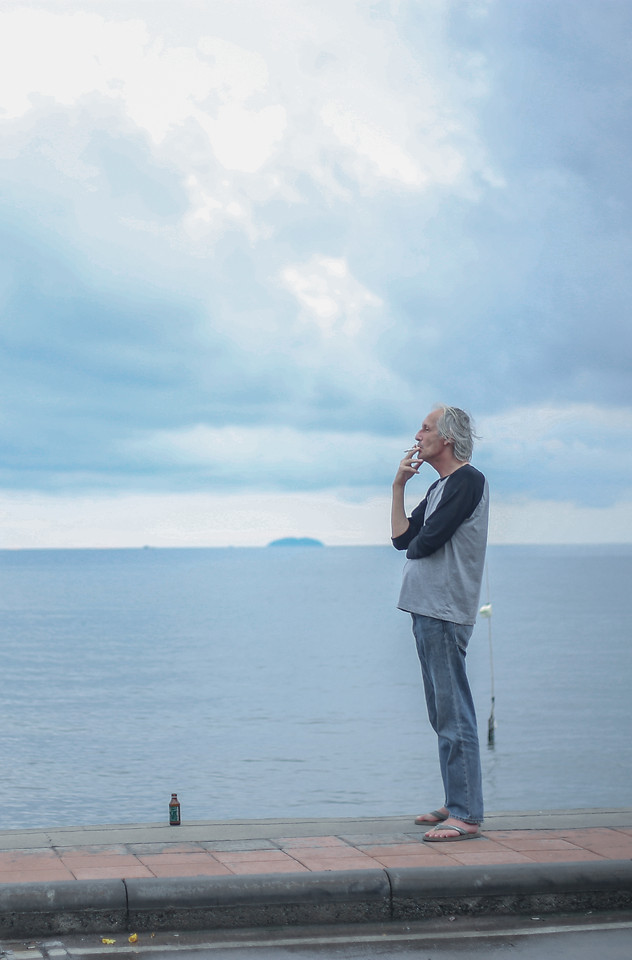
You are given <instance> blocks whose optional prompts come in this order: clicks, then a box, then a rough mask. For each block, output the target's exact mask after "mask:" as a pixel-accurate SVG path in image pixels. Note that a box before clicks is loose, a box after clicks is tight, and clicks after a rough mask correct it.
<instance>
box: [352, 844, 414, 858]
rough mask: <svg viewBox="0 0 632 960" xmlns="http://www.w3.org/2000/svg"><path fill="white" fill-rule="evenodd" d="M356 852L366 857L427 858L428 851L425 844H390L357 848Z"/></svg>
mask: <svg viewBox="0 0 632 960" xmlns="http://www.w3.org/2000/svg"><path fill="white" fill-rule="evenodd" d="M358 850H359V851H361V852H362V853H366V855H367V856H368V857H376V858H378V859H379V858H380V857H382V856H397V857H415V856H417V855H420V856H424V855H426V856H429V855H430V852H431V851H430V850H429V848H428V844H427V843H422V842H420V843H392V844H390V845H389V844H386V843H384V844H379V845H378V846H372V847H364V846H363V847H358Z"/></svg>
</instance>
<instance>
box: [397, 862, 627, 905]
mask: <svg viewBox="0 0 632 960" xmlns="http://www.w3.org/2000/svg"><path fill="white" fill-rule="evenodd" d="M446 873H447V871H446V868H445V867H434V868H429V869H420V868H408V869H405V870H396V869H390V870H389V871H388V874H389V877H390V881H391V885H392V896H393V901H392V905H393V912H392V919H393V920H424V919H428V918H430V917H439V916H446V915H455V916H457V915H461V916H462V915H482V914H486V915H490V914H532V913H561V912H564V913H575V912H577V911H584V910H623V909H628V910H629V909H630V908H632V861H630V860H609V861H603V862H600V861H592V860H591V861H587V862H577V863H539V864H538V863H534V864H523V863H517V864H494V865H490V866H487V867H479V866H477V867H466V866H464V867H461V868H460V869H458V870H452V869H450V871H449V875H446Z"/></svg>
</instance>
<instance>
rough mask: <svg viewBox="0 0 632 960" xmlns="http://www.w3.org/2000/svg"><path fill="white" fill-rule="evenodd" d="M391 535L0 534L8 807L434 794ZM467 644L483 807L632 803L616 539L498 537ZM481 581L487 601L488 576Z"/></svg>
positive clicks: (150, 806) (27, 817)
mask: <svg viewBox="0 0 632 960" xmlns="http://www.w3.org/2000/svg"><path fill="white" fill-rule="evenodd" d="M402 563H403V557H402V555H401V554H398V553H397V552H396V551H394V550H392V549H391V548H390V547H349V548H343V547H335V548H324V549H318V548H263V549H209V550H192V549H189V550H120V551H119V550H95V551H83V550H77V551H72V550H64V551H0V583H1V589H0V629H1V639H2V649H3V684H2V688H3V697H2V706H1V711H2V721H3V722H2V736H1V737H0V764H1V771H2V776H1V780H0V796H1V797H2V808H3V810H4V811H5V815H6V814H7V813H8V812H10V822H7V817H6V816H5V824H4V825H6V826H11V827H39V826H53V825H57V824H59V825H61V824H88V823H118V822H143V821H160V820H165V821H166V816H167V803H168V800H169V796H170V794H171V792H172V791H177V792H178V794H179V796H180V799H181V801H182V812H183V818H184V819H189V820H198V819H216V818H222V819H224V818H244V817H245V818H250V817H284V816H290V817H299V816H355V815H358V816H373V815H384V816H386V815H398V814H410V813H415V812H419V811H420V810H421V809H422V808H424V809H425V808H427V807H428V806H435V805H436V804H437V803H440V802H441V800H442V795H441V788H440V780H439V775H438V769H437V760H436V744H435V739H434V735H433V734H432V732H431V731H430V730H429V728H428V724H427V720H426V717H425V707H424V703H423V694H422V689H421V680H420V676H419V667H418V664H417V660H416V655H415V651H414V644H413V641H412V635H411V632H410V618H409V617H408V615H406V614H404V613H402V612H400V611H398V610H397V609H396V608H395V605H396V601H397V595H398V589H399V581H400V576H401V569H402ZM488 567H489V583H490V595H491V599H492V601H493V611H494V612H493V617H492V620H491V629H492V649H493V667H494V687H495V696H496V705H495V714H496V720H497V729H496V738H495V745H494V748H493V749H491V748H489V747H488V746H487V718H488V716H489V713H490V703H491V669H490V668H491V658H490V644H489V632H488V631H489V622H488V621H486V620H483V619H481V620H480V622H479V624H478V625H477V627H476V630H475V634H474V637H473V639H472V642H471V645H470V652H469V654H468V664H469V672H470V678H471V682H472V686H473V690H474V693H475V699H476V702H477V708H478V712H479V724H480V729H481V739H482V742H483V751H482V752H483V766H484V780H485V792H486V803H487V808H488V810H490V811H498V810H516V809H521V810H526V809H545V808H552V807H555V808H563V807H569V808H576V807H590V806H632V795H631V793H632V791H631V778H630V769H631V761H632V748H631V746H630V737H629V730H630V699H629V686H630V680H631V679H632V653H631V649H630V648H631V645H630V627H629V619H628V616H627V606H628V605H627V599H628V593H629V589H630V583H632V547H603V548H594V547H593V548H529V547H492V548H490V550H489V563H488ZM485 594H486V588H485V586H484V588H483V597H482V600H485V599H486V595H485Z"/></svg>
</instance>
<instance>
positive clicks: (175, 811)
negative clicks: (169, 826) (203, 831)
mask: <svg viewBox="0 0 632 960" xmlns="http://www.w3.org/2000/svg"><path fill="white" fill-rule="evenodd" d="M179 822H180V806H179V805H178V806H177V807H176V806H173V807H169V823H179Z"/></svg>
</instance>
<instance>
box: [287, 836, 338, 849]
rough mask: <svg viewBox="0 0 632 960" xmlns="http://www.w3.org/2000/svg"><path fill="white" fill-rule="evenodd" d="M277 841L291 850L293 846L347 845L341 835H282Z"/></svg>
mask: <svg viewBox="0 0 632 960" xmlns="http://www.w3.org/2000/svg"><path fill="white" fill-rule="evenodd" d="M276 843H278V845H279V846H280V847H281V848H282V849H283V850H289V849H290V848H291V847H347V848H349V846H350V845H349V844H348V843H345V841H344V840H341V839H340V838H339V837H281V839H279V840H277V841H276ZM351 849H352V850H353V849H354V848H353V847H351Z"/></svg>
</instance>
